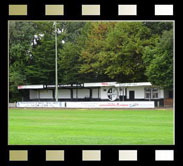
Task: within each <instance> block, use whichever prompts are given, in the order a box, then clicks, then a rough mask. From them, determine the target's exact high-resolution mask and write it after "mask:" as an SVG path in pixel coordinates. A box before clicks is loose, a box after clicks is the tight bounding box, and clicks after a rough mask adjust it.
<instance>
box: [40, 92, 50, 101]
mask: <svg viewBox="0 0 183 166" xmlns="http://www.w3.org/2000/svg"><path fill="white" fill-rule="evenodd" d="M52 98H53V92H52V90H40V99H52Z"/></svg>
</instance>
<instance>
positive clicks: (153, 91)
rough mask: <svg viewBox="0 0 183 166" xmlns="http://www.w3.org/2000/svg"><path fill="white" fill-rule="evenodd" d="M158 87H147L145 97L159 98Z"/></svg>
mask: <svg viewBox="0 0 183 166" xmlns="http://www.w3.org/2000/svg"><path fill="white" fill-rule="evenodd" d="M157 98H158V88H145V99H157Z"/></svg>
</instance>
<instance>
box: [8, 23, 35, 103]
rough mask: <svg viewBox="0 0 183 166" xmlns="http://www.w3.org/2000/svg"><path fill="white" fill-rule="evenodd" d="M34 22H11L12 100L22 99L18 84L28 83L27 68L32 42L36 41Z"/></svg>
mask: <svg viewBox="0 0 183 166" xmlns="http://www.w3.org/2000/svg"><path fill="white" fill-rule="evenodd" d="M35 31H36V30H35V28H34V24H33V23H32V22H22V21H20V22H19V21H18V22H17V21H16V22H15V21H10V22H9V99H10V102H14V101H17V100H18V99H19V100H20V99H21V95H20V92H19V91H18V89H17V86H18V85H21V84H26V83H27V80H26V76H25V70H24V69H25V68H26V65H27V64H28V63H29V58H30V52H31V49H32V47H31V43H32V42H33V41H34V34H35Z"/></svg>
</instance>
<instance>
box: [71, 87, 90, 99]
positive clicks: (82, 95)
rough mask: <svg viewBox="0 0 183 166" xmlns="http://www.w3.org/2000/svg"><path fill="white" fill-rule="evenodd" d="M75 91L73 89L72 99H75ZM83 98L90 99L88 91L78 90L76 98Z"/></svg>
mask: <svg viewBox="0 0 183 166" xmlns="http://www.w3.org/2000/svg"><path fill="white" fill-rule="evenodd" d="M76 91H77V90H76V89H73V98H74V99H75V98H77V94H76ZM85 97H90V90H89V89H78V98H80V99H83V98H85Z"/></svg>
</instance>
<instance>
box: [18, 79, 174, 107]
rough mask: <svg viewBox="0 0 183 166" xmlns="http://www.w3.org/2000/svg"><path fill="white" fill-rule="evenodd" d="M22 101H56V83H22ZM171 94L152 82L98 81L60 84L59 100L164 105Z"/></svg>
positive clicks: (19, 87) (20, 87)
mask: <svg viewBox="0 0 183 166" xmlns="http://www.w3.org/2000/svg"><path fill="white" fill-rule="evenodd" d="M18 89H19V90H21V92H23V93H22V94H23V97H22V101H55V85H20V86H18ZM168 98H172V96H171V94H170V93H169V92H168V91H166V90H164V89H162V88H159V87H155V86H153V85H152V84H151V83H150V82H138V83H117V82H98V83H83V84H65V85H58V99H59V101H154V102H155V106H163V105H164V100H165V99H168Z"/></svg>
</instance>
